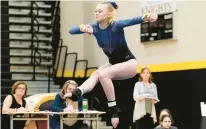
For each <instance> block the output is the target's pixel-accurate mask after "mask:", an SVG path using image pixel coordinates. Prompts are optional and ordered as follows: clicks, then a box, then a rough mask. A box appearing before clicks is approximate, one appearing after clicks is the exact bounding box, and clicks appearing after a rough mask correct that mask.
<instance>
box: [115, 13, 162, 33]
mask: <svg viewBox="0 0 206 129" xmlns="http://www.w3.org/2000/svg"><path fill="white" fill-rule="evenodd" d="M157 17H158V16H157V14H146V15H143V16H137V17H134V18H131V19H125V20H118V21H116V22H115V23H114V26H113V30H114V31H119V30H122V29H123V28H124V27H128V26H133V25H137V24H141V23H143V22H154V21H156V20H157Z"/></svg>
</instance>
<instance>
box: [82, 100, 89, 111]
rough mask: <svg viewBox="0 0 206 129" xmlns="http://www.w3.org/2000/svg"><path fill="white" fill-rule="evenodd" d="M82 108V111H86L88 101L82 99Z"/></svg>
mask: <svg viewBox="0 0 206 129" xmlns="http://www.w3.org/2000/svg"><path fill="white" fill-rule="evenodd" d="M82 106H83V111H88V100H87V99H83V102H82Z"/></svg>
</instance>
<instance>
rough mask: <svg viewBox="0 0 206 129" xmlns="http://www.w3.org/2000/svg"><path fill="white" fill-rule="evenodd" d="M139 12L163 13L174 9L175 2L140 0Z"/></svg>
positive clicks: (167, 0)
mask: <svg viewBox="0 0 206 129" xmlns="http://www.w3.org/2000/svg"><path fill="white" fill-rule="evenodd" d="M140 9H141V14H145V13H157V14H165V13H170V12H174V11H176V2H174V1H171V0H159V1H153V0H145V1H140Z"/></svg>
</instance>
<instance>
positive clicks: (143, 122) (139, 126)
mask: <svg viewBox="0 0 206 129" xmlns="http://www.w3.org/2000/svg"><path fill="white" fill-rule="evenodd" d="M153 128H154V125H153V119H152V118H151V116H150V114H146V115H145V116H144V117H142V118H141V119H139V120H137V121H136V129H153Z"/></svg>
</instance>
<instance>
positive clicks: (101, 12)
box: [95, 4, 110, 22]
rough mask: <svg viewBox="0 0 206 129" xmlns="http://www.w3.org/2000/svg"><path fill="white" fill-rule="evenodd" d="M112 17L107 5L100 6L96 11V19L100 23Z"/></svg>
mask: <svg viewBox="0 0 206 129" xmlns="http://www.w3.org/2000/svg"><path fill="white" fill-rule="evenodd" d="M109 17H110V11H109V7H108V5H107V4H98V5H97V6H96V10H95V18H96V20H97V21H98V22H102V21H105V20H108V19H109Z"/></svg>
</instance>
